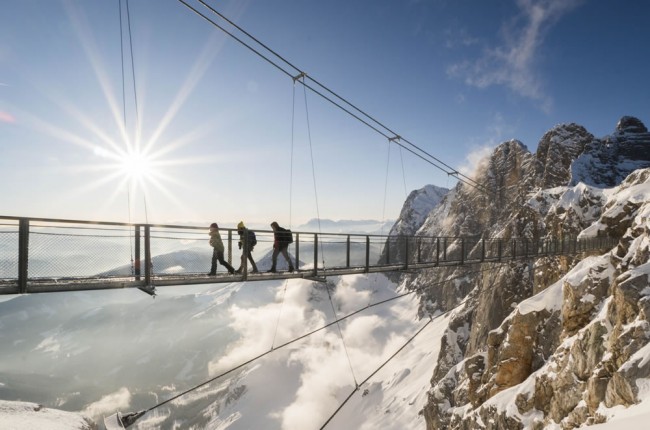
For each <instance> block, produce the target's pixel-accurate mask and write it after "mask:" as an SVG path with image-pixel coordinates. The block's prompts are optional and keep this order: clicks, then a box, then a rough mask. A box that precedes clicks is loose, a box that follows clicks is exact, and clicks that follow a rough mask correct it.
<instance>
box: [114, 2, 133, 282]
mask: <svg viewBox="0 0 650 430" xmlns="http://www.w3.org/2000/svg"><path fill="white" fill-rule="evenodd" d="M118 12H119V14H120V60H121V64H122V116H123V123H122V127H123V129H124V130H123V132H124V136H125V137H126V141H127V145H128V141H129V139H128V134H127V132H126V78H125V77H124V28H123V25H122V0H118ZM126 205H127V211H128V220H129V224H131V189H130V188H129V186H128V185H127V189H126ZM129 249H130V251H131V276H133V275H135V261H134V259H133V234H132V233H131V231H129Z"/></svg>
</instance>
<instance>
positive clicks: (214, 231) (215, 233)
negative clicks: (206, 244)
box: [208, 222, 235, 276]
mask: <svg viewBox="0 0 650 430" xmlns="http://www.w3.org/2000/svg"><path fill="white" fill-rule="evenodd" d="M210 246H211V247H212V248H214V250H213V251H212V266H211V267H210V273H208V276H215V275H216V274H217V261H219V263H221V265H222V266H224V267H225V268H226V269H228V273H230V274H231V275H232V274H233V273H235V269H234V268H233V267H232V266H231V265H230V264H228V262H227V261H226V260H224V258H223V251H224V247H223V241H222V240H221V235H220V234H219V226H218V225H217V223H216V222H213V223H212V224H210Z"/></svg>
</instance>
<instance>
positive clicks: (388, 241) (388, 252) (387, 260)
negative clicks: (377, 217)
mask: <svg viewBox="0 0 650 430" xmlns="http://www.w3.org/2000/svg"><path fill="white" fill-rule="evenodd" d="M385 248H386V264H390V236H388V237H386V245H385Z"/></svg>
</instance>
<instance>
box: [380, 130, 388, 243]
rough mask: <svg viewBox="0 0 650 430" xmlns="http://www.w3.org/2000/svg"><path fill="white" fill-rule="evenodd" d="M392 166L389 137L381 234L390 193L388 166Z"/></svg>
mask: <svg viewBox="0 0 650 430" xmlns="http://www.w3.org/2000/svg"><path fill="white" fill-rule="evenodd" d="M389 167H390V139H388V151H387V155H386V180H385V182H384V206H383V207H382V211H381V234H382V235H383V234H384V221H386V196H387V195H388V168H389Z"/></svg>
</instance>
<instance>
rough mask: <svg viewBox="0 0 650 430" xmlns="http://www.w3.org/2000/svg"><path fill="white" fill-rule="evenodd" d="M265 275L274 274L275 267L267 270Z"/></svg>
mask: <svg viewBox="0 0 650 430" xmlns="http://www.w3.org/2000/svg"><path fill="white" fill-rule="evenodd" d="M266 273H276V271H275V267H271V268H270V269H269V270H267V271H266Z"/></svg>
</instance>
